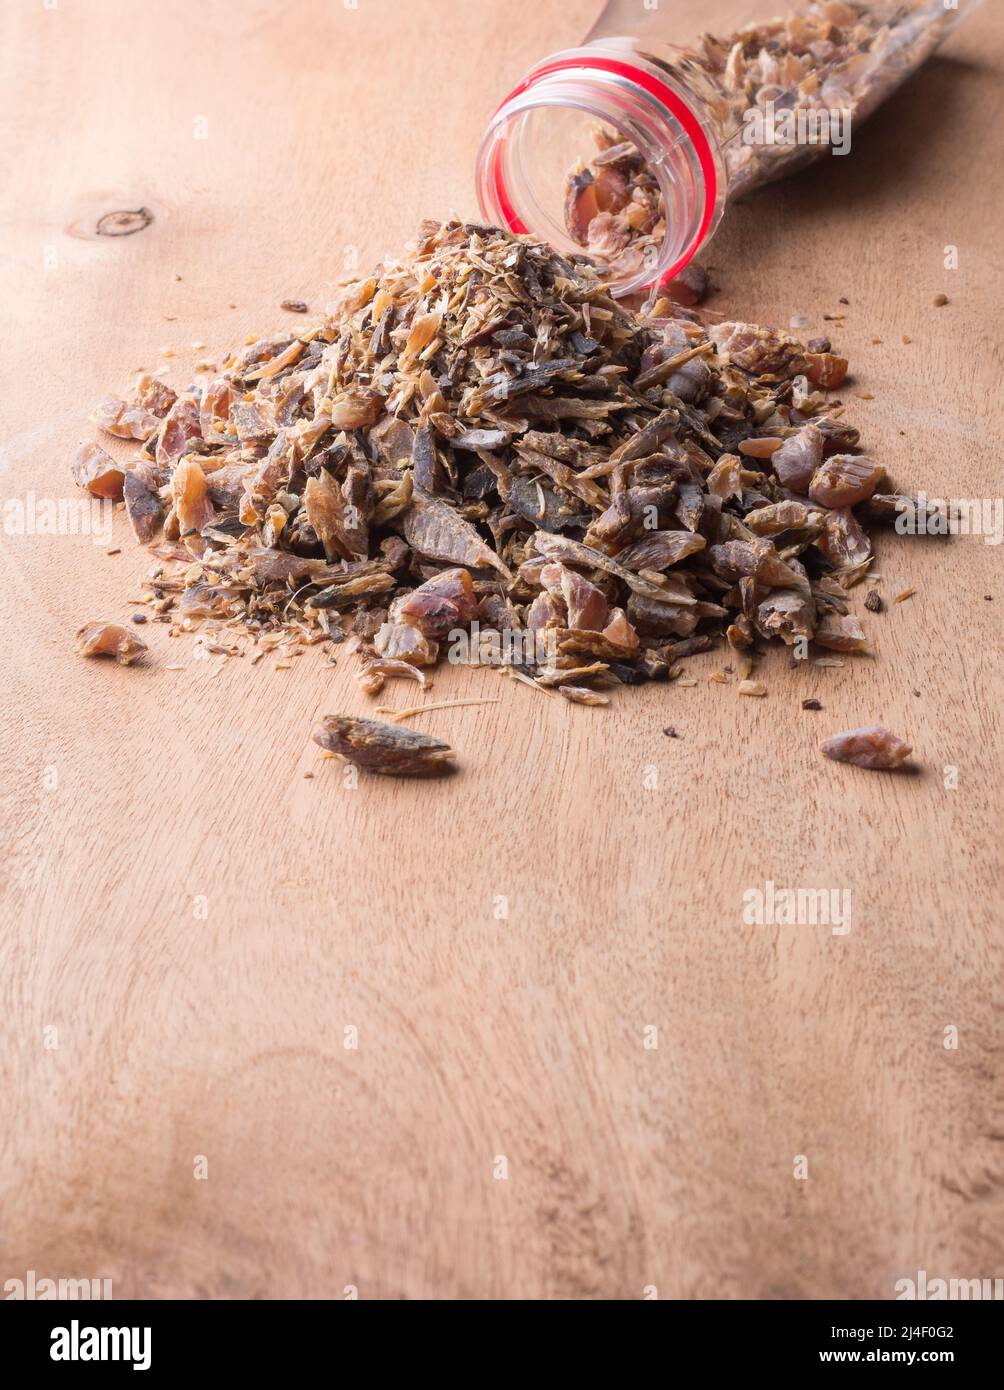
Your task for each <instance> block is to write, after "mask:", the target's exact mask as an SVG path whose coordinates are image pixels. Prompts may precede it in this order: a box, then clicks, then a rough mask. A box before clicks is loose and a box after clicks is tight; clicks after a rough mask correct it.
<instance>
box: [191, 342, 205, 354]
mask: <svg viewBox="0 0 1004 1390" xmlns="http://www.w3.org/2000/svg"><path fill="white" fill-rule="evenodd" d="M205 346H206V345H205V343H193V344H192V351H193V352H201V351H202V349H203V348H204V347H205Z"/></svg>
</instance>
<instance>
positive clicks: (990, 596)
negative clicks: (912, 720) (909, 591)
mask: <svg viewBox="0 0 1004 1390" xmlns="http://www.w3.org/2000/svg"><path fill="white" fill-rule="evenodd" d="M112 553H113V552H112V551H110V550H109V552H108V554H109V555H111V554H112ZM983 597H984V598H985V599H986V601H987V603H993V601H994V596H993V594H984V595H983Z"/></svg>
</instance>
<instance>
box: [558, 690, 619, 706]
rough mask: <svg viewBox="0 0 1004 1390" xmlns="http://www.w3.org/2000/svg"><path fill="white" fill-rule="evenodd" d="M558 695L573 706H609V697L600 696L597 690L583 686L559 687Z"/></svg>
mask: <svg viewBox="0 0 1004 1390" xmlns="http://www.w3.org/2000/svg"><path fill="white" fill-rule="evenodd" d="M558 694H559V695H564V697H565V699H566V700H570V701H571V702H572V704H574V705H609V703H610V696H609V695H601V694H600V692H599V691H598V690H590V689H589V688H588V686H585V685H559V686H558Z"/></svg>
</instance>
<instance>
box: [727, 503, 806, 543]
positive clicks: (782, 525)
mask: <svg viewBox="0 0 1004 1390" xmlns="http://www.w3.org/2000/svg"><path fill="white" fill-rule="evenodd" d="M817 515H818V514H817V513H815V512H811V511H810V510H809V508H808V507H807V506H806V505H805V503H804V502H774V503H771V504H770V505H769V506H766V507H756V508H754V510H753V511H751V512H747V513H746V515H745V516H744V517H743V525H744V526H746V527H747V528H748V529H749V530H750V531H752V532H753V534H754V535H756V536H771V537H774V536H780V535H781V534H783V533H784V532H785V531H804V530H805V529H806V528H807V527H809V526H815V525H816V517H817ZM820 524H821V523H820Z"/></svg>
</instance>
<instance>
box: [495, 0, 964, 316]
mask: <svg viewBox="0 0 1004 1390" xmlns="http://www.w3.org/2000/svg"><path fill="white" fill-rule="evenodd" d="M981 2H982V0H955V2H954V4H953V5H950V6H946V0H869V3H864V0H807V3H804V4H801V5H800V6H799V8H798V9H797V10H795V11H794V12H793V13H791V14H790V15H789V16H788V17H787V18H785V19H770V20H767V21H765V22H763V23H760V24H750V25H748V26H747V27H745V28H743V29H740V30H739V31H738V32H737V33H735V34H733V35H731V36H730V37H729V38H726V39H720V38H714V37H712V36H711V35H707V34H705V35H703V36H702V37H701V38H700V39H699V40H698V41H697V43H696V44H695V45H694V46H692V47H690V48H681V47H677V46H675V45H673V44H671V43H669V42H668V35H667V34H666V32H665V31H666V29H668V27H669V23H670V21H669V17H668V15H667V14H666V13H665V12H664V11H662V10H660V9H658V8H653V9H643V8H642V7H641V6H639V4H638V0H609V3H608V5H607V6H606V8H605V10H604V12H603V15H602V16H601V19H600V21H599V23H598V24H597V25H596V26H595V27H594V29H593V30H592V32H591V33H590V35H589V36H588V38H587V40H586V42H585V44H584V45H583V46H582V47H581V48H574V49H568V50H566V51H564V52H561V53H556V54H554V55H552V56H551V57H550V58H547V59H545V60H544V61H543V62H541V63H538V64H537V65H536V66H535V67H533V68H532V69H531V70H530V72H529V73H528V74H527V75H526V77H525V78H524V79H523V81H522V82H521V83H520V84H519V86H518V87H517V88H516V90H515V91H514V92H512V93H511V94H510V95H509V96H508V97H507V98H506V99H505V101H504V102H503V103H502V105H501V106H500V107H499V109H498V111H496V113H495V115H494V117H493V118H492V120H491V122H490V123H489V126H488V129H487V131H486V132H485V136H484V139H483V140H482V143H481V148H480V151H479V154H478V166H477V186H478V197H479V200H480V203H481V210H482V212H483V214H484V216H485V217H486V218H487V219H488V220H489V221H491V222H494V223H497V224H498V225H499V226H502V227H507V228H508V229H509V230H510V231H513V232H529V233H531V234H532V235H534V236H536V237H539V238H540V239H542V240H545V241H549V242H551V243H552V245H554V246H555V247H556V248H557V249H558V250H559V251H562V252H563V253H565V254H571V253H574V252H579V253H581V252H585V253H586V254H588V255H590V256H592V257H594V258H595V259H596V260H598V261H601V262H603V263H605V264H606V265H607V268H608V270H609V273H610V275H611V278H612V281H613V288H614V290H615V292H616V293H618V294H632V293H637V292H639V291H641V290H644V289H646V288H649V287H650V286H651V285H653V284H656V283H662V282H665V281H667V280H670V279H672V278H673V277H674V276H675V275H677V274H678V273H679V271H680V270H681V269H682V268H683V267H684V266H685V265H686V264H687V262H688V261H689V260H690V259H691V258H692V257H693V256H694V255H695V254H696V253H697V252H698V251H699V250H700V248H701V247H702V246H703V245H704V244H705V243H706V242H707V240H708V239H709V237H710V236H711V235H712V233H713V232H714V230H715V228H716V227H717V225H718V222H719V221H720V219H721V216H722V212H723V210H724V208H725V205H726V202H727V201H728V200H731V199H733V198H737V197H739V196H741V195H742V194H744V193H747V192H749V191H750V190H751V189H753V188H756V187H759V186H760V185H761V184H762V183H765V182H767V181H768V180H769V179H773V178H777V177H779V176H780V175H782V174H787V173H790V172H792V171H793V170H794V169H796V168H798V167H800V166H801V165H803V164H805V163H807V162H808V161H809V160H811V159H814V158H817V157H818V156H819V155H820V154H822V153H825V152H826V151H827V150H829V149H834V150H837V151H840V150H846V148H847V146H848V145H849V137H850V129H851V126H852V125H854V124H857V123H859V122H861V121H863V120H865V119H866V118H867V117H868V116H869V115H870V114H871V113H872V111H874V110H875V108H876V107H877V106H878V105H879V104H880V102H882V101H884V100H885V98H886V97H887V96H889V95H890V93H892V92H893V91H894V90H895V89H896V88H897V87H898V86H899V85H900V83H901V82H903V81H904V79H905V78H907V77H908V76H909V75H910V74H911V73H912V72H914V71H915V70H916V69H917V68H918V67H919V66H920V64H921V63H923V62H924V60H925V59H926V58H928V57H929V56H930V55H931V54H932V53H933V52H934V50H935V49H936V48H937V46H938V45H939V44H940V43H941V41H942V40H943V39H944V38H945V36H946V35H947V34H948V33H949V31H950V30H951V29H952V28H953V27H954V26H955V24H956V23H957V22H958V20H959V19H960V18H962V17H963V16H964V15H965V14H967V13H969V12H970V11H972V10H973V9H975V8H976V6H977V5H978V4H980V3H981ZM632 26H633V27H632ZM642 27H644V29H645V30H646V32H644V33H640V32H639V30H640V29H641V28H642ZM629 30H630V32H631V33H632V34H633V35H634V36H633V37H631V38H625V37H609V36H610V35H623V34H624V33H626V32H628V31H629Z"/></svg>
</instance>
